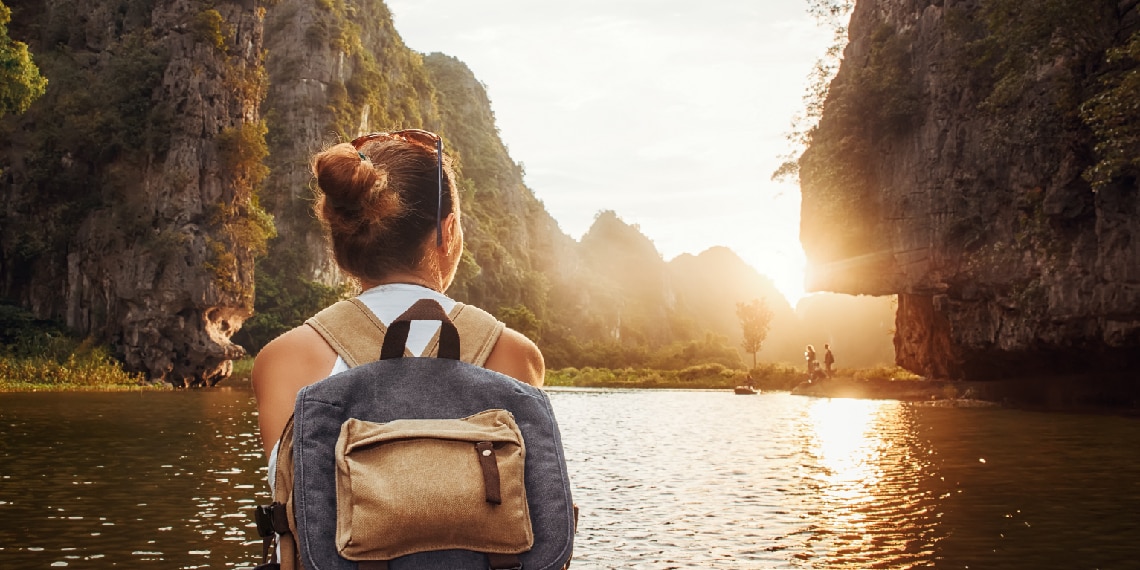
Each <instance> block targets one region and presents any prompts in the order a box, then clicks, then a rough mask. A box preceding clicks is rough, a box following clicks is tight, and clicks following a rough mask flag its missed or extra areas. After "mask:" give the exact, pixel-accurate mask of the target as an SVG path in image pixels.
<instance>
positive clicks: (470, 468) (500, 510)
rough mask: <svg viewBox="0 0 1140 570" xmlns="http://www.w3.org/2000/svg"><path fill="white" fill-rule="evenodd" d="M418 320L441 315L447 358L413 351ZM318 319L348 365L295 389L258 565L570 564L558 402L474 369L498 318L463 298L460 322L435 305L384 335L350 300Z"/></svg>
mask: <svg viewBox="0 0 1140 570" xmlns="http://www.w3.org/2000/svg"><path fill="white" fill-rule="evenodd" d="M453 318H454V319H455V322H460V323H463V325H462V326H463V328H464V330H465V335H466V336H465V338H464V339H463V341H464V343H465V346H463V347H462V350H461V345H460V340H461V339H460V335H459V330H458V329H457V327H456V324H455V322H453ZM413 320H438V321H440V323H441V326H440V331H439V333H438V336H437V337H436V338H434V339H433V341H432V342H431V343H430V344H429V347H428V349H427V351H425V354H429V353H430V352H431V351H432V350H434V349H435V347H436V346H438V356H437V357H436V358H406V357H405V356H406V353H407V351H406V349H405V348H404V345H405V343H406V342H407V336H408V331H409V329H410V325H411V322H412V321H413ZM307 324H309V325H310V326H313V328H315V329H316V330H317V331H318V332H319V333H321V335H322V336H323V337H324V338H325V339H326V340H327V341H329V344H330V345H331V346H332V347H333V348H334V349H336V351H337V352H338V354H340V355H341V357H342V358H344V359H345V362H346V363H347V364H348V365H349V366H350V368H349V370H347V371H344V372H341V373H339V374H335V375H333V376H330V377H329V378H326V379H324V380H321V381H319V382H316V383H314V384H311V385H309V386H306V387H304V388H302V389H301V390H300V391H299V392H298V394H297V399H296V403H295V406H294V412H293V416H292V418H290V420H289V422H288V424H287V425H286V427H285V430H284V432H283V434H282V436H281V439H280V441H279V442H278V456H277V467H276V472H275V473H273V474H271V476H273V477H274V481H275V486H274V497H273V499H274V502H273V503H272V504H271V505H267V506H262V507H258V509H257V511H256V517H255V518H256V520H257V527H258V532H259V534H260V535H261V536H262V537H263V538H264V539H265V541H264V550H263V554H264V557H265V561H266V564H263V565H262V566H259V567H258V568H281V569H284V570H302V569H304V570H357V569H359V570H388V569H390V570H412V569H416V570H420V569H423V570H428V569H432V570H434V569H439V570H445V569H446V570H456V569H464V568H472V569H480V570H482V569H487V568H491V569H523V568H525V569H526V570H558V569H561V568H565V567H567V566H568V565H569V562H570V558H571V554H572V551H573V538H574V532H575V527H576V526H577V520H576V519H577V509H576V507H575V506H574V504H573V500H572V498H571V493H570V481H569V476H568V474H567V469H566V461H565V457H564V455H563V451H562V442H561V436H560V435H559V430H558V424H557V422H556V420H555V418H554V413H553V410H552V409H551V406H550V401H549V399H548V398H547V396H546V394H545V393H544V392H543V391H542V390H541V389H538V388H535V387H533V386H530V385H527V384H524V383H522V382H519V381H518V380H515V379H513V378H511V377H509V376H506V375H503V374H500V373H498V372H494V371H491V370H488V369H486V368H482V367H480V366H477V365H475V364H472V362H476V363H480V364H481V363H482V362H484V361H485V360H486V357H487V355H488V354H490V351H491V349H492V348H493V347H494V344H495V342H496V341H497V340H498V337H499V333H501V332H502V330H503V325H502V323H499V322H498V321H497V320H495V319H494V317H492V316H491V315H489V314H487V313H485V312H483V311H482V310H480V309H477V308H475V307H472V306H470V305H463V304H461V303H460V304H457V306H456V308H455V309H454V310H453V311H452V317H449V316H448V315H447V314H446V313H444V311H443V309H442V307H440V305H439V304H438V303H436V302H435V301H432V300H427V299H424V300H420V301H418V302H416V303H415V304H414V305H412V307H411V308H409V309H408V310H407V311H406V312H405V313H404V314H403V315H401V316H400V317H399V318H397V319H396V320H395V321H393V322H392V324H391V326H390V327H388V329H387V330H386V331H385V328H384V326H383V324H382V323H380V322H379V320H377V319H376V318H375V316H374V315H372V313H371V311H369V310H368V309H367V308H366V307H364V306H363V304H361V303H360V302H359V301H357V300H355V299H353V300H350V301H341V302H339V303H337V304H335V305H333V306H332V307H329V308H328V309H326V310H325V311H322V312H321V313H319V314H318V315H317V316H316V317H314V318H313V319H310V320H309V321H308V322H307ZM467 331H475V332H474V333H471V334H468V332H467ZM378 339H382V342H381V343H379V344H380V346H381V348H380V351H379V353H378V356H379V359H378V360H376V359H375V356H376V355H377V353H376V350H375V347H376V345H377V344H378V343H377V342H376V340H378ZM369 347H371V349H370V353H369ZM369 360H371V361H369ZM275 538H276V545H277V549H279V550H280V561H279V562H277V561H276V557H277V555H276V552H275V550H277V549H274V548H273V541H274V539H275Z"/></svg>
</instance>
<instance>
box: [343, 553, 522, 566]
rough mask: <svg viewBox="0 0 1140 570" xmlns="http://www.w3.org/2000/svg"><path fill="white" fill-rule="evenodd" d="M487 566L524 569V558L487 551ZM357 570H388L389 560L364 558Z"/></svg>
mask: <svg viewBox="0 0 1140 570" xmlns="http://www.w3.org/2000/svg"><path fill="white" fill-rule="evenodd" d="M485 554H486V555H487V567H488V568H490V569H491V570H522V567H523V566H522V560H521V559H520V558H519V555H518V554H494V553H491V552H486V553H485ZM356 568H357V570H388V561H387V560H362V561H360V562H358V563H357V564H356Z"/></svg>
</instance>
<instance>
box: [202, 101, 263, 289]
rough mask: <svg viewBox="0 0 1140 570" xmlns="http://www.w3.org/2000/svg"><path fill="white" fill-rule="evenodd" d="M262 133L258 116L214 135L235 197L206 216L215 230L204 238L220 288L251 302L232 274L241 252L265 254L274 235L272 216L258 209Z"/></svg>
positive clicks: (208, 266) (236, 269) (261, 162)
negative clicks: (256, 118) (251, 120)
mask: <svg viewBox="0 0 1140 570" xmlns="http://www.w3.org/2000/svg"><path fill="white" fill-rule="evenodd" d="M265 134H266V126H265V122H264V121H259V122H257V123H242V124H239V125H238V126H236V127H231V128H226V129H223V130H222V131H221V132H220V133H218V135H217V136H216V137H215V139H214V142H215V144H216V145H217V149H218V155H219V161H220V162H221V165H222V174H223V176H224V177H225V178H226V179H227V182H228V183H229V186H230V188H232V189H233V193H234V196H233V198H232V199H230V200H226V201H224V202H222V203H220V204H216V205H214V206H213V207H211V208H210V210H209V211H210V215H209V216H208V221H209V224H210V227H211V228H212V229H213V230H214V232H213V233H212V235H211V236H207V237H206V245H207V247H208V249H209V253H210V257H209V261H207V263H206V266H207V268H208V269H210V270H211V271H212V272H213V273H214V277H215V283H216V284H217V285H218V286H219V287H221V288H222V290H223V291H226V292H228V293H230V294H232V295H236V296H239V297H250V300H251V301H252V296H253V292H252V291H245V290H244V289H243V288H242V287H241V283H240V282H239V280H238V279H237V278H236V275H237V274H238V272H239V269H240V266H241V263H242V261H241V259H239V256H243V257H244V256H245V255H246V254H247V253H248V254H252V255H253V256H263V255H265V254H266V253H267V251H268V242H269V240H270V239H272V238H273V237H275V236H276V235H277V230H276V227H275V226H274V224H273V216H271V215H270V214H269V213H267V212H266V211H265V210H263V209H261V207H260V206H259V204H258V200H257V191H258V190H259V189H260V188H261V185H262V183H263V182H264V180H265V178H266V177H267V176H268V175H269V168H268V167H266V166H265V163H264V161H265V158H266V157H267V156H269V149H268V147H267V146H266V143H265ZM214 236H217V237H214ZM218 238H221V239H218Z"/></svg>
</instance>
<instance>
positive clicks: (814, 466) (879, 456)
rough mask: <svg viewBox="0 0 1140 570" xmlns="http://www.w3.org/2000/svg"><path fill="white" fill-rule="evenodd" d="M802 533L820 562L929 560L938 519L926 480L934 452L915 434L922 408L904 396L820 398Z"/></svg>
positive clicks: (802, 503)
mask: <svg viewBox="0 0 1140 570" xmlns="http://www.w3.org/2000/svg"><path fill="white" fill-rule="evenodd" d="M803 416H804V422H805V427H804V433H805V436H806V437H805V439H804V442H803V446H802V453H803V460H802V464H801V470H800V473H801V477H802V485H803V488H805V489H810V490H811V491H812V493H810V494H807V495H804V494H798V493H797V494H795V497H796V500H797V505H796V506H797V508H799V509H804V510H805V511H806V512H807V513H808V514H809V515H812V516H811V522H810V523H808V524H806V525H804V526H803V527H802V528H801V529H800V530H799V531H798V534H799V535H800V536H801V537H802V538H803V542H802V551H801V552H799V553H797V558H798V559H800V560H805V561H811V562H812V564H811V567H814V568H827V567H834V568H848V567H864V566H866V567H872V566H873V567H876V568H904V567H910V565H912V564H914V563H916V562H918V561H920V560H924V559H928V558H929V556H930V554H931V552H932V546H933V542H934V540H933V532H932V531H933V529H934V527H935V520H934V518H933V517H929V516H927V515H928V513H929V511H931V510H932V509H933V508H934V499H933V497H932V493H931V492H930V491H929V490H927V489H924V485H923V483H924V482H925V480H926V479H928V478H929V477H930V475H931V474H932V471H931V470H930V466H931V454H932V453H933V450H931V449H928V448H927V447H926V446H924V445H923V442H921V441H919V440H917V439H916V438H914V437H913V436H912V434H913V432H914V410H913V409H912V408H909V407H907V406H904V405H902V404H899V403H897V402H885V401H868V400H849V399H834V400H816V401H813V402H811V403H810V404H809V405H807V406H806V408H805V410H804V414H803Z"/></svg>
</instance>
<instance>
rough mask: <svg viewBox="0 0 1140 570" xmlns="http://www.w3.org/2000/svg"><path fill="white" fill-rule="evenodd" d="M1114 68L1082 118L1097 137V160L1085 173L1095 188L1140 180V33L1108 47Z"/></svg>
mask: <svg viewBox="0 0 1140 570" xmlns="http://www.w3.org/2000/svg"><path fill="white" fill-rule="evenodd" d="M1105 61H1106V63H1107V64H1108V65H1109V66H1110V69H1109V71H1108V72H1107V73H1105V74H1104V75H1103V76H1102V77H1101V79H1100V81H1099V83H1100V90H1099V91H1098V92H1097V93H1096V94H1095V95H1093V96H1092V97H1091V98H1089V99H1088V100H1087V101H1085V103H1084V104H1083V105H1081V109H1080V110H1081V118H1082V119H1084V121H1085V123H1086V124H1088V126H1089V128H1091V129H1092V131H1093V134H1094V135H1095V136H1096V141H1097V142H1096V147H1095V148H1096V154H1097V158H1098V160H1097V162H1096V163H1095V164H1093V165H1092V166H1091V167H1089V168H1088V169H1087V170H1086V171H1085V172H1084V177H1085V180H1088V182H1089V183H1090V184H1091V185H1092V187H1093V189H1094V190H1099V189H1102V188H1105V187H1106V186H1108V185H1109V184H1112V183H1113V182H1114V181H1117V180H1121V179H1126V178H1130V179H1131V180H1132V181H1133V182H1132V184H1133V185H1134V184H1135V183H1136V181H1137V180H1140V106H1138V105H1137V101H1140V32H1136V33H1134V34H1132V37H1131V38H1129V40H1128V43H1126V44H1124V45H1122V46H1118V47H1115V48H1112V49H1110V50H1108V52H1107V54H1106V57H1105Z"/></svg>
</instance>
